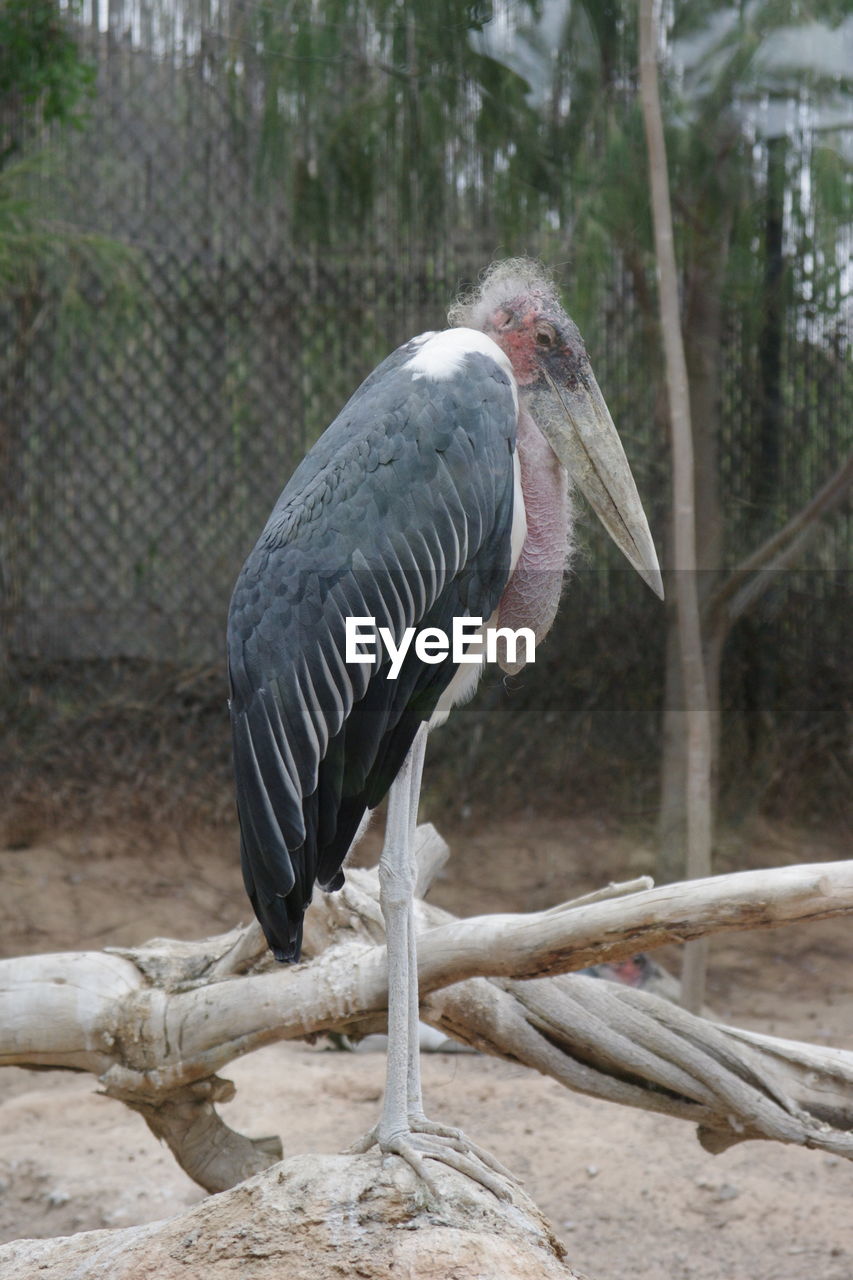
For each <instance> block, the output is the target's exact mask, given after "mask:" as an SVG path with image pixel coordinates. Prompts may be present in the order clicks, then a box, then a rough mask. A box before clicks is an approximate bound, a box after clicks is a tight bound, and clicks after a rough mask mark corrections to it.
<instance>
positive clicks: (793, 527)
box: [707, 457, 853, 625]
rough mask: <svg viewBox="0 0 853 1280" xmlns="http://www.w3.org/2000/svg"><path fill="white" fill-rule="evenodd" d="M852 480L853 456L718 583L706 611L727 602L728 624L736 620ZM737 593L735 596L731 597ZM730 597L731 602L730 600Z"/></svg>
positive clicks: (710, 614)
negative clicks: (758, 577)
mask: <svg viewBox="0 0 853 1280" xmlns="http://www.w3.org/2000/svg"><path fill="white" fill-rule="evenodd" d="M851 482H853V457H850V458H847V459H846V460H845V461H844V462H842V464H841V466H840V467H839V468H838V470H837V471H836V472H835V473H834V475H832V476H831V477H830V479H829V480H827V482H826V484H825V485H823V487H822V488H820V489H819V490H818V491H817V493H816V494H815V495H814V497H813V498H812V499H811V500H810V501H809V502H807V503H806V505H805V506H804V507H803V508H802V509H801V510H800V511H798V512H797V514H796V515H795V516H792V517H791V519H790V520H789V521H788V522H787V524H785V525H783V526H782V528H781V529H779V530H778V531H777V532H776V533H774V534H773V535H772V536H771V537H769V538H767V540H766V541H765V542H763V543H762V544H761V546H760V547H757V548H756V550H755V551H753V552H752V553H751V554H750V555H748V556H747V557H746V558H745V559H744V560H742V561H741V562H740V564H739V565H737V566H736V567H735V568H734V569H733V570H732V572H731V574H730V575H729V577H728V578H726V580H725V582H723V583H721V584H720V586H719V587H717V589H716V591H714V592H713V593H712V595H711V596H710V597H709V599H708V603H707V615H708V617H711V618H712V617H714V616H716V615H717V614H718V613H719V611H720V610H722V609H723V608H724V607H725V606H726V605H727V604H728V606H729V607H728V609H727V610H726V614H727V617H728V622H729V625H731V623H732V622H734V621H736V619H737V618H739V617H740V616H741V615H742V614H743V613H744V612H745V611H746V609H747V608H749V607H750V606H751V605H752V604H754V603H755V601H756V600H757V599H758V598H759V596H760V595H761V594H762V593H763V592H764V591H765V590H766V589H767V587H769V586H770V583H771V582H772V578H771V577H770V576H769V573H770V571H771V570H773V569H784V568H787V567H788V565H789V564H791V563H792V562H793V559H794V556H795V555H796V552H797V551H799V550H800V549H801V548H802V546H803V544H804V535H805V534H806V533H807V532H808V533H811V532H812V526H814V525H815V524H816V523H817V521H818V520H820V519H821V518H822V517H823V516H826V515H829V513H830V512H832V511H834V510H835V509H836V507H839V506H840V505H841V503H842V502H843V501H844V499H845V497H846V496H847V492H848V490H849V488H850V485H851ZM761 572H765V573H767V575H768V576H767V577H766V578H765V579H764V581H763V582H760V585H759V583H747V584H746V585H744V579H745V578H746V577H748V575H749V574H759V573H761ZM733 597H734V599H732V598H733ZM729 601H731V602H732V603H731V604H729Z"/></svg>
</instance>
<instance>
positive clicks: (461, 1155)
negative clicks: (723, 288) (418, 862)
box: [352, 724, 512, 1200]
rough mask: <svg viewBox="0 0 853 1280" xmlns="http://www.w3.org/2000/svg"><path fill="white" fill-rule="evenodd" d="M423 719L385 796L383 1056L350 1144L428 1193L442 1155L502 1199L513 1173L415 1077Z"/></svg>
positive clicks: (381, 895)
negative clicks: (389, 1158) (357, 1136)
mask: <svg viewBox="0 0 853 1280" xmlns="http://www.w3.org/2000/svg"><path fill="white" fill-rule="evenodd" d="M426 738H427V726H426V725H425V724H424V725H422V726H421V728H420V729H419V731H418V734H417V737H416V738H415V740H414V742H413V744H412V747H411V749H410V751H409V754H408V756H407V757H406V760H405V763H404V764H403V768H402V769H401V770H400V772H399V774H398V775H397V777H396V778H395V780H394V783H393V784H392V787H391V790H390V792H389V796H388V817H387V820H386V833H385V843H384V845H383V848H382V855H381V857H380V860H379V901H380V905H381V907H382V914H383V916H384V919H385V933H386V938H387V951H388V1057H387V1068H386V1082H385V1095H384V1098H383V1103H382V1114H381V1116H380V1119H379V1124H378V1125H377V1126H376V1128H375V1129H374V1130H373V1131H372V1132H371V1133H369V1134H368V1135H367V1136H366V1137H365V1138H363V1139H362V1140H361V1141H360V1142H358V1143H356V1144H355V1146H354V1147H353V1148H352V1149H353V1150H354V1151H366V1150H368V1149H369V1148H370V1147H371V1146H372V1145H373V1144H374V1143H378V1145H379V1147H380V1149H381V1150H382V1151H384V1152H387V1153H393V1154H396V1155H399V1156H402V1157H403V1159H404V1160H406V1161H407V1162H408V1163H409V1164H410V1165H411V1166H412V1168H413V1169H414V1170H415V1172H416V1173H417V1174H418V1175H419V1176H420V1177H421V1178H422V1179H423V1181H424V1182H425V1183H426V1184H427V1186H428V1187H429V1188H430V1190H431V1191H432V1192H433V1194H435V1195H437V1194H438V1191H437V1188H436V1186H435V1183H434V1182H433V1180H432V1179H431V1178H430V1176H429V1173H428V1171H427V1169H426V1165H425V1164H424V1160H425V1158H430V1159H434V1160H440V1161H442V1162H443V1163H444V1164H447V1165H450V1166H451V1168H454V1169H457V1170H458V1171H459V1172H460V1173H464V1174H467V1176H468V1177H470V1178H473V1179H474V1180H475V1181H477V1182H480V1183H482V1184H483V1185H484V1186H486V1187H488V1188H489V1190H490V1191H492V1192H493V1193H494V1194H495V1195H496V1196H498V1197H499V1198H500V1199H504V1200H505V1199H509V1198H510V1193H509V1191H508V1189H507V1187H506V1185H505V1184H504V1183H503V1182H502V1181H499V1179H498V1178H497V1177H495V1174H498V1175H500V1177H501V1178H506V1179H509V1180H511V1179H512V1175H511V1174H510V1173H509V1171H508V1170H506V1169H505V1168H504V1167H503V1165H501V1164H500V1163H499V1162H498V1161H497V1160H495V1159H494V1157H492V1156H490V1155H489V1154H488V1153H487V1152H485V1151H482V1150H481V1149H480V1148H478V1147H476V1146H475V1145H474V1144H473V1143H471V1142H470V1141H469V1140H468V1139H467V1138H466V1137H465V1135H464V1134H463V1133H462V1132H461V1131H460V1130H458V1129H451V1128H448V1127H446V1126H443V1125H437V1124H433V1123H432V1121H430V1120H427V1118H426V1116H425V1115H424V1111H423V1102H422V1097H421V1079H420V1046H419V1035H418V1028H419V1009H420V1001H419V995H418V964H417V942H416V930H415V915H414V888H415V863H414V834H415V827H416V823H417V813H418V800H419V797H420V784H421V773H422V770H423V761H424V754H425V752H426Z"/></svg>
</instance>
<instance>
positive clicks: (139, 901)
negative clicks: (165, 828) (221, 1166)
mask: <svg viewBox="0 0 853 1280" xmlns="http://www.w3.org/2000/svg"><path fill="white" fill-rule="evenodd" d="M445 834H446V835H448V838H450V840H451V846H452V849H453V856H452V858H451V862H450V864H449V867H448V869H447V870H446V872H445V873H443V875H442V877H441V879H440V880H439V881H438V882H437V884H436V885H435V887H434V889H433V893H432V898H433V900H434V901H436V902H439V903H440V904H441V905H443V906H447V907H449V908H450V909H452V910H455V911H457V912H458V913H459V914H472V913H475V912H482V911H489V910H507V909H509V910H531V909H537V908H540V907H544V906H549V905H553V904H554V903H556V902H558V901H561V900H563V899H565V898H568V897H573V896H576V895H577V894H578V893H581V892H585V891H586V890H588V889H591V888H594V887H596V886H597V885H599V884H601V883H604V882H606V881H607V880H608V879H611V878H620V877H621V878H626V877H627V876H631V875H636V874H638V873H641V872H644V871H647V870H650V869H651V867H650V864H651V860H652V855H651V850H650V848H649V847H648V846H645V847H644V846H642V845H638V844H637V842H636V841H635V840H633V839H630V838H629V837H627V836H625V835H623V834H619V833H617V832H616V831H614V830H613V829H612V828H611V826H610V825H609V824H608V823H606V822H604V821H596V820H593V819H584V820H582V821H576V822H565V821H559V822H558V821H556V820H555V821H550V820H545V819H542V818H540V817H537V816H536V815H535V814H532V813H531V814H526V815H523V816H521V817H519V818H517V819H515V820H513V821H512V822H509V823H507V822H501V823H500V824H497V823H496V824H495V825H494V827H493V828H492V829H488V828H486V829H484V828H482V827H481V828H480V829H479V830H478V832H477V834H476V836H475V835H474V834H473V833H469V832H467V831H466V830H465V829H464V828H463V829H460V830H458V831H456V832H453V833H452V834H451V833H447V832H445ZM375 844H376V837H375V836H372V844H371V846H370V849H369V851H368V852H375ZM848 852H849V850H848V847H847V844H846V841H845V840H844V839H843V838H842V837H840V836H834V835H826V834H815V833H813V832H808V831H794V830H791V829H782V828H770V827H768V826H767V825H766V824H765V825H755V826H753V828H752V829H751V830H750V831H749V832H748V833H746V834H741V835H740V836H739V837H738V838H737V839H736V840H735V839H734V838H731V837H730V838H729V839H728V840H727V841H726V842H725V843H724V846H723V848H722V850H721V852H720V855H719V858H718V865H719V869H720V870H730V869H735V868H737V867H741V866H771V865H779V864H782V865H784V864H790V863H793V862H801V861H812V860H823V859H832V858H840V857H845V856H847V854H848ZM0 883H2V885H3V890H2V897H0V929H2V934H0V947H2V953H3V954H5V955H14V954H23V953H34V952H41V951H57V950H67V949H98V948H101V947H104V946H110V945H116V944H127V943H135V942H140V941H142V940H144V939H145V938H148V937H151V936H154V935H171V936H177V937H201V936H204V935H205V934H207V933H214V932H220V931H222V930H224V929H226V928H228V927H230V926H231V925H232V924H234V923H235V922H236V921H237V920H238V919H245V918H246V914H247V908H246V904H245V900H244V897H243V890H242V885H241V883H240V875H239V870H238V867H237V861H236V857H235V854H234V838H233V834H232V833H231V832H230V831H227V832H226V831H223V830H222V829H221V828H219V829H212V830H194V831H191V832H183V833H180V834H174V833H173V834H172V835H170V836H167V837H162V836H160V837H156V838H155V837H153V836H152V835H150V834H146V833H145V832H142V831H138V832H136V833H135V834H128V833H126V832H122V833H119V832H117V831H107V830H99V831H90V832H88V833H77V834H73V833H72V834H69V833H65V834H63V835H61V836H57V837H55V838H51V837H50V836H49V835H46V834H44V833H43V834H41V835H40V836H39V837H38V840H37V841H36V842H35V843H31V844H30V845H29V846H28V847H22V848H15V849H5V850H0ZM657 958H658V959H660V960H661V961H662V962H663V963H666V964H667V965H668V966H669V967H671V968H676V967H677V963H678V957H677V955H676V954H675V953H672V954H669V953H668V954H665V955H664V954H662V953H658V956H657ZM708 998H709V1003H710V1004H711V1006H712V1007H713V1009H714V1010H715V1011H716V1013H717V1015H718V1016H719V1017H720V1018H721V1019H722V1020H724V1021H729V1022H733V1023H738V1024H740V1025H743V1026H749V1027H753V1028H757V1029H760V1030H762V1031H767V1032H770V1033H774V1034H777V1035H780V1036H784V1037H789V1038H799V1039H804V1040H811V1041H814V1042H817V1043H820V1044H832V1045H836V1046H838V1047H840V1048H847V1049H853V930H851V927H850V925H849V923H845V922H844V921H834V922H829V923H826V924H818V925H808V926H801V927H797V928H791V929H787V930H784V931H782V930H779V931H768V932H764V933H756V934H751V935H750V934H745V935H730V936H727V937H726V938H723V939H719V940H717V941H716V942H715V944H714V946H713V951H712V969H711V979H710V990H709V997H708ZM383 1070H384V1060H383V1057H382V1055H381V1054H378V1053H342V1052H336V1051H333V1050H332V1049H331V1048H330V1047H328V1046H327V1045H324V1044H318V1045H315V1046H309V1045H304V1044H292V1045H281V1046H272V1047H270V1048H267V1049H264V1050H262V1051H260V1052H257V1053H254V1054H252V1055H250V1056H248V1057H247V1058H245V1059H243V1060H241V1061H238V1062H235V1063H234V1064H233V1066H232V1068H231V1069H230V1071H229V1073H228V1074H229V1075H230V1076H231V1077H232V1078H233V1079H234V1080H235V1082H236V1084H237V1096H236V1099H235V1100H234V1101H233V1102H232V1103H230V1104H228V1106H227V1107H226V1108H225V1109H224V1115H225V1117H226V1119H227V1120H228V1121H229V1123H230V1124H232V1125H233V1126H234V1127H236V1128H238V1129H241V1130H243V1131H245V1132H247V1133H251V1134H253V1135H257V1134H269V1133H279V1134H280V1135H281V1136H282V1139H283V1141H284V1147H285V1153H286V1154H288V1155H292V1154H297V1153H299V1152H306V1151H322V1152H335V1151H339V1150H341V1149H342V1148H343V1147H344V1146H346V1145H347V1144H348V1143H349V1142H350V1141H352V1140H353V1139H355V1138H356V1137H357V1136H358V1135H359V1134H361V1133H362V1132H363V1131H365V1130H366V1129H367V1128H369V1126H370V1125H371V1124H372V1123H373V1120H374V1118H375V1114H376V1109H377V1106H378V1103H379V1099H380V1095H381V1089H382V1079H383ZM424 1084H425V1094H426V1101H427V1110H428V1112H429V1113H430V1114H432V1115H434V1116H435V1117H436V1118H441V1119H443V1120H446V1121H449V1122H452V1123H455V1124H459V1125H461V1126H462V1127H464V1128H465V1129H466V1130H467V1131H468V1132H469V1133H470V1134H471V1135H472V1137H476V1138H477V1139H478V1140H479V1141H480V1142H481V1143H482V1144H483V1145H485V1146H488V1147H489V1148H490V1149H491V1150H492V1151H493V1152H494V1153H495V1155H497V1156H498V1157H499V1158H500V1159H501V1160H503V1161H504V1162H505V1163H506V1164H508V1165H510V1166H511V1167H512V1168H513V1170H515V1171H516V1172H517V1173H518V1175H519V1176H520V1177H521V1178H522V1179H523V1180H524V1183H525V1186H526V1188H527V1190H528V1191H529V1192H530V1194H531V1195H532V1196H533V1197H534V1199H536V1200H537V1202H538V1203H539V1205H540V1206H541V1207H542V1209H543V1210H544V1212H545V1213H546V1214H548V1216H549V1217H550V1218H551V1220H552V1222H553V1223H554V1224H555V1227H556V1229H557V1232H558V1234H559V1235H560V1236H561V1237H562V1238H563V1240H564V1241H565V1243H566V1245H567V1247H568V1250H569V1257H570V1260H571V1262H572V1265H573V1266H574V1267H575V1268H576V1269H577V1270H578V1271H580V1272H583V1273H586V1274H587V1275H588V1276H589V1277H590V1278H591V1280H629V1277H630V1280H681V1278H682V1277H684V1278H687V1277H690V1280H851V1277H853V1167H851V1165H850V1164H848V1163H846V1162H844V1161H842V1160H839V1159H836V1158H831V1157H827V1156H825V1155H823V1154H821V1153H817V1152H812V1151H805V1150H799V1149H794V1148H783V1147H781V1146H773V1145H771V1144H765V1143H757V1142H751V1143H747V1144H745V1145H743V1146H741V1147H735V1148H733V1149H732V1150H730V1151H728V1152H726V1153H724V1154H723V1155H719V1156H711V1155H708V1154H707V1153H705V1152H704V1151H703V1150H702V1148H701V1147H700V1146H699V1143H698V1142H697V1140H696V1137H695V1134H694V1133H693V1132H692V1130H691V1129H690V1128H689V1127H688V1126H686V1125H685V1124H683V1123H682V1122H680V1121H677V1120H667V1119H663V1118H661V1117H658V1116H652V1115H648V1114H645V1113H640V1112H634V1111H630V1110H627V1109H626V1110H623V1109H619V1108H617V1107H614V1106H612V1105H609V1104H606V1103H603V1102H597V1101H593V1100H591V1099H588V1098H584V1097H580V1096H576V1095H573V1094H570V1093H569V1092H567V1091H566V1090H565V1089H563V1088H562V1087H560V1086H559V1085H557V1084H556V1083H555V1082H554V1081H552V1080H548V1079H545V1078H543V1077H540V1076H537V1075H534V1074H533V1073H531V1072H529V1071H527V1070H525V1069H523V1068H518V1067H515V1066H513V1065H511V1064H508V1063H503V1062H497V1061H494V1060H491V1059H488V1058H483V1057H479V1056H476V1055H472V1054H463V1053H436V1054H430V1055H427V1056H426V1059H425V1062H424ZM97 1087H98V1086H97V1082H96V1081H95V1080H93V1079H91V1078H89V1077H87V1076H82V1075H81V1076H78V1075H73V1074H71V1073H67V1072H35V1071H23V1070H19V1069H16V1068H7V1069H6V1070H5V1071H4V1072H0V1240H3V1241H5V1240H10V1239H14V1238H16V1237H17V1236H53V1235H61V1234H68V1233H71V1232H76V1231H81V1230H86V1229H88V1228H96V1227H111V1226H125V1225H130V1224H133V1223H141V1222H146V1221H151V1220H153V1219H156V1218H161V1217H166V1216H168V1215H169V1214H172V1213H175V1212H177V1211H178V1210H180V1209H182V1208H183V1207H185V1206H187V1205H189V1204H191V1203H194V1202H195V1201H197V1200H199V1199H201V1198H202V1197H203V1194H204V1193H203V1192H202V1191H201V1190H200V1189H199V1188H198V1187H197V1186H195V1185H194V1184H193V1183H192V1182H190V1181H189V1179H188V1178H187V1177H186V1176H185V1175H184V1174H183V1173H182V1172H181V1171H180V1170H179V1169H178V1168H177V1166H176V1165H175V1164H174V1162H173V1160H172V1158H171V1156H170V1155H169V1153H168V1151H167V1150H166V1149H165V1148H163V1147H161V1146H159V1145H158V1144H157V1142H156V1140H155V1139H154V1138H153V1137H152V1136H151V1135H150V1134H149V1132H148V1130H147V1129H146V1127H145V1125H144V1123H143V1121H142V1120H141V1119H140V1117H138V1116H136V1115H134V1114H132V1113H131V1112H129V1111H127V1110H126V1109H125V1108H123V1107H122V1106H121V1105H120V1104H119V1103H117V1102H114V1101H112V1100H110V1099H107V1098H104V1097H101V1096H99V1095H98V1092H97ZM495 1280H497V1278H495Z"/></svg>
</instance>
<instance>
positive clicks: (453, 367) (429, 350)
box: [404, 329, 515, 394]
mask: <svg viewBox="0 0 853 1280" xmlns="http://www.w3.org/2000/svg"><path fill="white" fill-rule="evenodd" d="M474 354H478V355H483V356H488V357H489V359H490V360H494V362H495V364H497V365H499V366H500V368H501V369H503V371H504V373H506V374H508V375H509V378H510V381H511V383H512V388H513V394H515V379H514V377H513V373H512V365H511V364H510V362H509V360H508V359H507V357H506V355H504V353H503V351H501V349H500V347H499V346H498V344H497V343H496V342H493V341H492V339H491V338H487V337H486V335H485V334H484V333H480V332H479V331H478V330H476V329H443V330H442V331H441V333H435V334H433V335H432V336H431V337H430V338H429V339H428V341H426V342H424V343H423V345H422V346H420V347H419V348H418V350H417V351H416V352H415V354H414V355H413V356H410V357H409V359H408V360H407V361H406V363H405V365H404V368H406V369H408V370H410V372H411V374H412V377H414V378H435V379H436V381H441V380H442V379H444V378H452V377H453V375H454V374H455V373H458V372H459V370H460V369H461V368H462V366H463V363H464V361H465V357H466V356H468V355H474Z"/></svg>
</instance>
